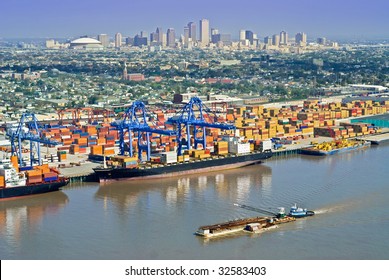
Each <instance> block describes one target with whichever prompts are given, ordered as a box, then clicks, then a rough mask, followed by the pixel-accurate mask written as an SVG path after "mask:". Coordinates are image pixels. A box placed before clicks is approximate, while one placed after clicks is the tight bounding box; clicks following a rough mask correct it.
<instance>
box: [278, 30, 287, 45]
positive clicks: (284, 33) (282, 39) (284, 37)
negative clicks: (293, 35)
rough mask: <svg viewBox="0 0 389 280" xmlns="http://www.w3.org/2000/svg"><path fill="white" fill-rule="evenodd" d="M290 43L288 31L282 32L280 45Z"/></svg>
mask: <svg viewBox="0 0 389 280" xmlns="http://www.w3.org/2000/svg"><path fill="white" fill-rule="evenodd" d="M287 44H288V33H286V31H281V32H280V45H287Z"/></svg>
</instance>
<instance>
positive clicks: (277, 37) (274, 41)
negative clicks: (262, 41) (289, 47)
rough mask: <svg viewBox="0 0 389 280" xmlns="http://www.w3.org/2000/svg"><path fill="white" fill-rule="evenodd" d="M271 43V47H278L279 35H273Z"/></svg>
mask: <svg viewBox="0 0 389 280" xmlns="http://www.w3.org/2000/svg"><path fill="white" fill-rule="evenodd" d="M272 41H273V45H274V46H277V47H278V46H279V45H280V35H278V34H274V35H273V40H272Z"/></svg>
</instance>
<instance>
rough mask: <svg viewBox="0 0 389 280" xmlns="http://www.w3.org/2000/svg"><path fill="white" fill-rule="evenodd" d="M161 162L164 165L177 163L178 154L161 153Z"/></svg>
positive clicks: (173, 152) (172, 152)
mask: <svg viewBox="0 0 389 280" xmlns="http://www.w3.org/2000/svg"><path fill="white" fill-rule="evenodd" d="M161 162H162V163H175V162H177V152H175V151H171V152H164V153H161Z"/></svg>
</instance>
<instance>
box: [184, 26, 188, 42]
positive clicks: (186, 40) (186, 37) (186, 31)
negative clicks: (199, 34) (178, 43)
mask: <svg viewBox="0 0 389 280" xmlns="http://www.w3.org/2000/svg"><path fill="white" fill-rule="evenodd" d="M188 43H189V27H188V26H185V27H184V45H185V46H188Z"/></svg>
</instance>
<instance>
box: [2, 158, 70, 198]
mask: <svg viewBox="0 0 389 280" xmlns="http://www.w3.org/2000/svg"><path fill="white" fill-rule="evenodd" d="M14 164H17V159H16V161H15V160H13V161H12V163H11V161H10V160H9V159H3V160H1V161H0V199H6V198H14V197H20V196H27V195H33V194H41V193H47V192H53V191H58V190H59V189H60V188H61V187H63V186H66V185H67V184H68V183H69V180H68V179H67V178H64V177H60V176H58V171H56V170H55V169H52V168H49V167H48V166H47V165H42V166H35V167H31V168H30V167H27V168H20V169H19V167H15V166H14ZM18 171H20V172H18Z"/></svg>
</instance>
